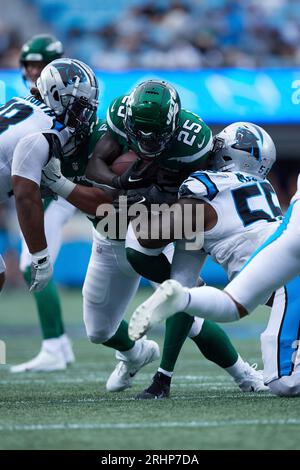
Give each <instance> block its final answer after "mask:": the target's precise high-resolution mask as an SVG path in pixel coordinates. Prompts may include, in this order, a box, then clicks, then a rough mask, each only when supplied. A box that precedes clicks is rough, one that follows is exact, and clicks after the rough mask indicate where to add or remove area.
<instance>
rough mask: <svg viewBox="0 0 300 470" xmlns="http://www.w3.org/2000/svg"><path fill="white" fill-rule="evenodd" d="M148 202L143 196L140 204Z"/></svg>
mask: <svg viewBox="0 0 300 470" xmlns="http://www.w3.org/2000/svg"><path fill="white" fill-rule="evenodd" d="M145 201H146V198H145V197H144V196H143V197H142V199H141V200H140V201H139V204H141V203H142V202H145Z"/></svg>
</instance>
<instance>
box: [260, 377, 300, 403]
mask: <svg viewBox="0 0 300 470" xmlns="http://www.w3.org/2000/svg"><path fill="white" fill-rule="evenodd" d="M268 387H269V388H270V390H271V392H272V393H274V394H275V395H278V396H280V397H298V396H300V373H299V372H297V373H294V374H292V375H288V376H284V377H281V378H280V379H276V380H273V381H272V382H270V383H269V384H268Z"/></svg>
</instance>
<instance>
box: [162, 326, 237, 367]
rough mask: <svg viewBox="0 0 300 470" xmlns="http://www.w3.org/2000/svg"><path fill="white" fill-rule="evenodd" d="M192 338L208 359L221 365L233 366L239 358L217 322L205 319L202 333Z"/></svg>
mask: <svg viewBox="0 0 300 470" xmlns="http://www.w3.org/2000/svg"><path fill="white" fill-rule="evenodd" d="M191 339H192V340H193V341H194V342H195V343H196V344H197V346H198V348H199V349H200V351H201V352H202V354H203V356H205V357H206V359H208V360H209V361H212V362H214V363H215V364H217V365H218V366H220V367H223V368H225V367H231V366H233V364H235V363H236V361H237V360H238V353H237V351H236V349H235V347H234V346H233V344H232V343H231V341H230V339H229V338H228V336H227V334H226V333H225V331H223V330H222V328H220V326H219V325H217V323H213V322H211V321H209V320H205V321H204V323H203V326H202V328H201V331H200V333H199V334H198V335H197V336H195V337H194V338H191ZM166 370H169V369H166Z"/></svg>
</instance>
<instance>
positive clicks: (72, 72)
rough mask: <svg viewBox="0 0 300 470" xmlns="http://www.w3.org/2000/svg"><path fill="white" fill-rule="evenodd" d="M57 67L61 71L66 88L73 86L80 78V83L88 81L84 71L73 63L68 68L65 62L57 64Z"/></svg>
mask: <svg viewBox="0 0 300 470" xmlns="http://www.w3.org/2000/svg"><path fill="white" fill-rule="evenodd" d="M55 66H56V68H57V70H58V71H59V74H60V76H61V79H62V81H63V84H64V86H68V85H73V84H74V82H75V81H76V78H79V83H83V82H86V81H87V76H86V74H85V73H84V71H83V70H82V69H80V68H79V67H78V66H77V65H75V64H73V63H71V64H68V65H67V66H66V63H65V62H56V64H55Z"/></svg>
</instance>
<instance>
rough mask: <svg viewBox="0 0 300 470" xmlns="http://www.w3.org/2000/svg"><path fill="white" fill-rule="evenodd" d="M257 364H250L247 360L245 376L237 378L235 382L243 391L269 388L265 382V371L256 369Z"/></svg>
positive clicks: (263, 390) (259, 390)
mask: <svg viewBox="0 0 300 470" xmlns="http://www.w3.org/2000/svg"><path fill="white" fill-rule="evenodd" d="M256 368H257V364H252V366H250V364H248V363H247V362H245V371H244V377H242V378H239V379H236V380H235V383H236V384H237V385H238V386H239V387H240V389H241V390H242V392H266V391H268V390H269V387H267V386H266V385H265V384H264V379H263V371H262V370H256Z"/></svg>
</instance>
